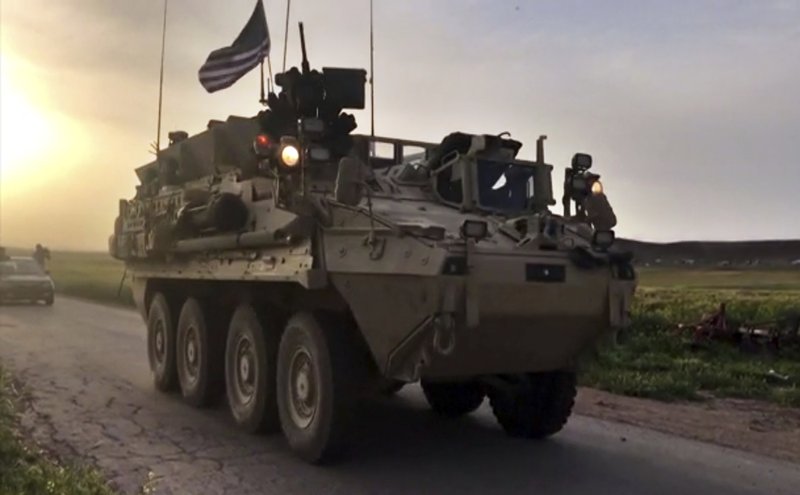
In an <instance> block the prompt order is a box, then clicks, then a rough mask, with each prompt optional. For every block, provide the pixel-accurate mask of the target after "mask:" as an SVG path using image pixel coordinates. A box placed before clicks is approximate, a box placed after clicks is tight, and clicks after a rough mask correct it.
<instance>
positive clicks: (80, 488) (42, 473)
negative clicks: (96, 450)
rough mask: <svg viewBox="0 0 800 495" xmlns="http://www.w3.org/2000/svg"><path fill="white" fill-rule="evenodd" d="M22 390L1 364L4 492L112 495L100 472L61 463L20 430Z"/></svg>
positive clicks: (0, 476)
mask: <svg viewBox="0 0 800 495" xmlns="http://www.w3.org/2000/svg"><path fill="white" fill-rule="evenodd" d="M17 399H18V392H17V391H16V389H15V388H14V386H13V384H12V382H11V378H10V376H9V375H8V374H7V373H5V372H4V371H3V369H2V367H0V493H2V494H3V495H45V494H54V495H55V494H57V495H112V494H113V493H114V492H113V491H112V490H111V489H110V488H109V487H108V486H107V485H106V483H105V481H104V480H103V479H102V478H101V477H100V475H98V474H97V473H96V472H94V471H92V470H89V469H86V468H81V467H74V466H65V465H60V464H58V463H57V462H55V461H54V460H52V459H50V458H48V457H47V456H46V455H44V454H43V453H42V452H40V451H38V449H36V448H33V447H32V446H31V444H30V443H29V442H27V441H26V440H24V439H22V437H21V436H20V435H19V434H18V423H17V406H18V402H17Z"/></svg>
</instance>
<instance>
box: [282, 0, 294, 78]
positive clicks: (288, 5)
mask: <svg viewBox="0 0 800 495" xmlns="http://www.w3.org/2000/svg"><path fill="white" fill-rule="evenodd" d="M291 6H292V0H286V25H285V26H284V28H283V69H281V71H282V72H286V47H287V46H288V44H289V8H291Z"/></svg>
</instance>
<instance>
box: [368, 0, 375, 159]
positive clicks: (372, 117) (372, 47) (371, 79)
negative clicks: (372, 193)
mask: <svg viewBox="0 0 800 495" xmlns="http://www.w3.org/2000/svg"><path fill="white" fill-rule="evenodd" d="M372 3H373V0H369V111H370V135H371V136H372V150H373V152H374V150H375V79H374V73H375V30H374V28H373V17H372ZM373 154H374V153H373Z"/></svg>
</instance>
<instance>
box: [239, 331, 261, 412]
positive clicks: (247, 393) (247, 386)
mask: <svg viewBox="0 0 800 495" xmlns="http://www.w3.org/2000/svg"><path fill="white" fill-rule="evenodd" d="M234 364H235V366H236V368H235V369H236V380H235V383H234V394H235V396H236V399H237V401H238V402H239V403H240V404H247V403H248V402H250V401H251V400H253V397H254V396H255V390H256V376H257V374H258V370H257V367H258V363H257V361H256V356H255V349H254V347H253V342H252V341H251V340H250V337H249V336H248V335H241V336H239V340H238V341H237V343H236V361H235V363H234Z"/></svg>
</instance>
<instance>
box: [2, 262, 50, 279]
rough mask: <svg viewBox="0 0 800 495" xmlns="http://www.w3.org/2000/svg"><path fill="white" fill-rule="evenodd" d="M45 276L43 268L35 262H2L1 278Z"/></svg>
mask: <svg viewBox="0 0 800 495" xmlns="http://www.w3.org/2000/svg"><path fill="white" fill-rule="evenodd" d="M43 274H44V272H43V271H42V268H41V267H40V266H39V264H38V263H36V261H34V260H10V261H2V262H0V276H4V277H5V276H10V275H43Z"/></svg>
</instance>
